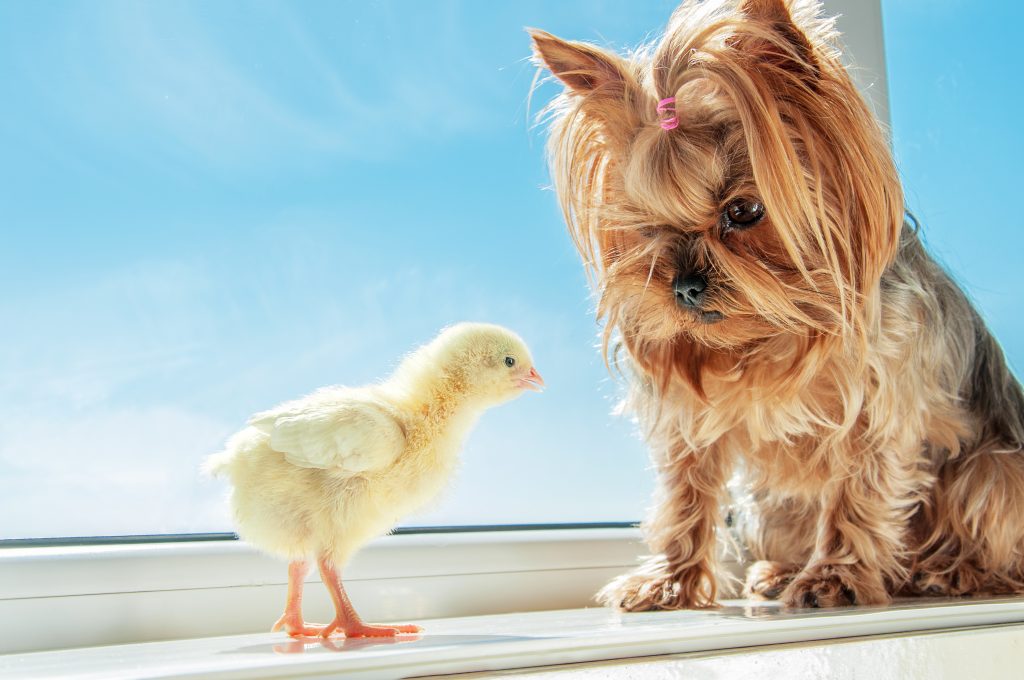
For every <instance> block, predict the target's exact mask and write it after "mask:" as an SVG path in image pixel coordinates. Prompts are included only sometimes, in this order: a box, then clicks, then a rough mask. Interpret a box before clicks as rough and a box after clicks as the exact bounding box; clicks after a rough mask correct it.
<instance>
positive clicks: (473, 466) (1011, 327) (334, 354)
mask: <svg viewBox="0 0 1024 680" xmlns="http://www.w3.org/2000/svg"><path fill="white" fill-rule="evenodd" d="M673 7H674V3H673V2H667V1H656V2H635V3H624V2H613V1H606V2H593V1H589V2H584V1H583V0H571V1H564V2H557V3H556V2H541V1H534V2H486V3H483V2H437V1H433V0H432V1H429V2H419V3H414V2H402V3H388V2H370V3H335V2H321V3H316V2H304V3H267V2H260V3H237V2H217V3H208V2H202V3H199V2H191V3H190V2H175V3H170V2H161V3H155V2H154V3H134V2H133V3H119V2H103V3H91V2H90V3H86V2H62V3H42V2H40V3H25V2H4V1H0V73H3V74H4V77H3V78H2V79H0V100H2V101H4V102H5V105H4V107H3V108H2V109H0V148H3V149H4V153H3V155H2V156H0V224H2V230H3V237H4V241H5V247H4V248H3V249H2V250H0V285H2V286H3V289H4V290H6V291H8V294H7V295H6V296H4V297H3V299H0V313H2V315H3V318H4V319H5V320H6V322H7V324H8V328H9V329H11V330H10V331H9V332H8V333H5V334H3V335H2V336H0V407H2V413H3V414H4V416H3V417H2V418H0V536H4V537H17V536H27V535H60V534H97V533H100V534H102V533H160V532H170V531H175V532H178V531H214V530H227V529H228V528H229V523H228V520H227V516H226V514H225V513H224V510H223V503H222V495H223V490H224V487H223V485H222V484H219V483H213V482H204V481H200V480H199V479H198V478H197V475H196V467H197V465H198V463H199V461H200V460H201V459H202V458H203V457H204V456H205V455H207V454H208V453H210V452H212V451H214V450H216V449H217V448H218V447H219V445H220V443H221V442H222V440H223V438H224V437H225V436H226V435H228V434H230V433H231V432H232V431H234V430H235V429H237V428H238V427H239V426H240V425H241V424H242V423H243V422H244V419H245V417H246V416H247V415H248V414H250V413H252V412H254V411H256V410H260V409H263V408H266V407H268V406H270V405H272V404H274V403H276V402H278V401H281V400H283V399H287V398H292V397H295V396H298V395H301V394H303V393H305V392H307V391H309V390H311V389H313V388H315V387H318V386H321V385H324V384H330V383H339V382H343V383H353V384H354V383H360V382H365V381H369V380H372V379H374V378H377V377H379V376H381V375H383V374H385V373H386V372H387V371H388V370H390V368H391V367H392V366H393V365H394V363H395V361H396V359H397V358H398V357H399V356H400V355H401V354H402V353H403V352H405V351H407V350H408V349H410V348H411V347H412V346H414V345H416V344H418V343H419V342H422V341H425V340H427V339H428V338H430V337H431V336H432V335H433V334H434V333H435V332H436V331H437V330H438V329H439V328H440V327H442V326H444V325H446V324H448V323H451V322H453V321H457V320H461V319H479V320H488V321H494V322H498V323H503V324H505V325H508V326H510V327H512V328H514V329H516V330H517V331H519V332H520V333H521V334H522V335H523V336H524V337H525V338H526V339H527V341H528V342H529V343H530V344H531V346H532V348H533V352H534V355H535V357H536V360H537V363H538V367H539V368H540V370H541V371H542V372H543V373H544V376H545V378H546V379H547V381H548V383H549V385H550V388H549V390H548V391H547V392H546V393H544V394H543V395H540V396H538V395H532V394H530V395H526V396H525V397H523V398H522V399H521V400H519V401H517V402H515V403H513V404H510V405H507V406H504V407H502V408H500V409H498V410H496V411H494V412H492V413H489V414H487V415H486V416H485V417H484V419H483V421H482V423H481V425H480V426H479V428H478V429H477V430H476V432H475V433H474V434H473V436H472V438H471V440H470V442H469V445H468V446H467V449H466V451H465V454H464V461H465V462H464V465H463V469H462V471H461V474H460V476H459V479H458V480H457V482H456V484H454V485H453V487H452V489H451V490H450V492H449V493H448V494H447V495H446V496H445V499H444V500H443V501H442V503H441V504H440V505H439V506H438V507H436V508H434V509H432V510H431V511H430V512H428V513H427V514H424V515H422V516H420V517H417V518H411V519H410V520H409V523H410V524H436V523H474V522H482V523H491V522H538V521H585V520H593V521H603V520H632V519H637V518H639V517H640V516H641V515H642V513H643V508H644V507H645V506H646V504H647V498H648V496H649V492H650V486H651V481H650V473H649V472H648V470H647V467H648V463H647V460H646V454H645V453H644V450H643V447H642V445H641V444H640V443H639V442H638V441H637V440H636V438H635V437H634V436H633V435H632V433H631V431H630V427H629V424H628V423H626V422H622V421H619V420H615V419H612V418H611V417H609V412H610V410H611V408H612V404H613V401H614V399H615V395H616V387H615V385H614V384H613V383H611V382H610V381H609V379H608V378H607V376H606V373H605V370H604V367H603V365H602V363H601V361H600V358H599V356H598V354H597V352H596V350H595V347H594V345H595V342H596V327H595V325H594V322H593V316H592V303H591V301H590V299H589V298H588V293H587V290H586V285H585V280H584V277H583V273H582V269H581V267H580V264H579V261H578V257H577V255H576V253H575V251H574V250H573V248H572V246H571V244H570V242H569V239H568V237H567V236H566V234H565V230H564V227H563V225H562V222H561V216H560V214H559V212H558V209H557V207H556V203H555V199H554V197H553V195H552V193H551V192H550V191H548V190H546V189H545V187H546V185H547V182H548V179H547V174H546V169H545V166H544V159H543V134H542V132H541V131H539V130H536V129H531V125H530V120H529V117H528V112H527V110H526V106H527V96H528V93H529V88H530V84H531V81H532V79H533V76H534V70H533V68H532V67H531V66H530V64H529V63H528V62H527V61H526V57H527V56H528V54H529V48H528V41H527V39H526V36H525V34H524V33H523V30H522V29H523V27H524V26H539V27H543V28H545V29H547V30H550V31H553V32H555V33H560V34H563V35H566V36H571V37H576V38H583V39H592V40H596V41H599V42H602V43H605V44H609V43H610V44H612V45H615V46H619V47H624V46H630V45H635V44H636V43H638V42H640V41H642V40H643V39H645V38H646V37H648V36H649V35H650V34H652V33H654V32H656V31H657V30H659V29H660V27H661V26H662V25H663V24H664V21H665V19H666V18H667V16H668V14H669V13H670V12H671V9H672V8H673ZM885 11H886V13H885V19H886V45H887V49H888V51H889V59H890V81H889V83H890V90H891V96H892V111H893V121H894V128H895V139H896V150H897V155H898V157H899V160H900V166H901V170H902V172H903V173H904V177H905V179H906V181H907V185H908V190H909V196H910V203H911V205H912V206H913V207H914V208H915V210H917V212H918V214H919V215H920V216H921V217H922V219H923V220H924V222H925V234H926V237H927V239H928V242H929V243H930V244H931V245H932V246H933V247H934V248H935V249H936V250H937V251H938V252H940V254H941V255H942V257H943V259H944V261H946V262H947V263H949V265H950V266H951V267H952V269H953V270H954V271H955V272H956V274H957V276H958V278H959V279H960V280H961V281H963V282H965V283H966V284H967V286H968V288H969V290H970V291H971V293H972V295H973V296H974V297H975V298H976V299H977V300H979V302H980V303H981V306H982V309H983V311H984V313H985V315H986V316H987V318H989V319H990V321H991V322H992V324H993V326H994V328H996V330H997V333H998V335H999V336H1000V337H1001V339H1002V340H1003V342H1004V345H1005V346H1006V347H1007V349H1008V351H1009V353H1010V355H1011V358H1012V359H1013V361H1014V362H1015V363H1016V364H1017V365H1018V366H1019V365H1021V364H1022V362H1024V328H1022V327H1021V322H1020V321H1019V319H1018V315H1017V314H1016V313H1015V312H1016V309H1017V308H1018V307H1019V305H1018V304H1017V302H1016V299H1015V297H1014V293H1015V292H1016V291H1017V290H1019V289H1020V283H1021V279H1022V274H1021V272H1020V267H1019V266H1015V265H1016V263H1017V261H1018V259H1019V258H1018V256H1017V254H1016V250H1017V249H1018V248H1019V246H1020V245H1021V244H1022V242H1024V237H1022V236H1021V233H1022V230H1021V227H1024V224H1022V219H1024V218H1022V215H1024V212H1021V211H1019V210H1018V211H1017V212H1016V213H1014V210H1013V205H1014V203H1013V201H1014V200H1015V199H1016V194H1015V193H1014V192H1015V191H1016V190H1017V187H1019V186H1020V185H1021V182H1020V181H1019V180H1020V170H1019V167H1018V165H1017V161H1018V159H1019V158H1020V157H1021V152H1022V151H1024V149H1022V148H1021V144H1022V142H1021V139H1022V137H1021V133H1020V132H1019V130H1018V128H1017V126H1016V125H1011V116H1014V115H1015V114H1014V112H1015V111H1017V112H1019V110H1020V108H1021V106H1020V104H1021V98H1022V95H1021V93H1020V91H1019V89H1014V85H1013V84H1014V83H1017V82H1018V81H1019V70H1020V66H1021V64H1020V58H1019V57H1016V55H1011V51H1012V50H1011V47H1010V46H1009V45H1007V46H1003V45H1001V44H996V43H997V41H994V40H988V39H987V36H992V35H998V34H999V31H998V29H999V27H1005V26H1008V25H1020V23H1021V19H1022V18H1024V17H1022V16H1021V10H1020V9H1017V8H1016V7H1013V6H1012V5H1011V4H1010V3H993V4H990V5H988V6H987V9H986V15H985V16H983V17H975V16H973V14H976V13H977V11H978V10H976V9H973V8H972V7H971V5H970V4H969V3H966V2H959V3H957V2H940V3H924V2H891V3H886V5H885ZM965 27H966V28H965ZM965 34H966V35H965ZM1003 42H1005V41H1003ZM951 46H956V47H955V48H951ZM1014 59H1016V61H1013V60H1014ZM554 92H555V88H554V87H553V86H545V87H543V88H542V89H541V90H540V91H539V92H538V93H537V94H536V95H535V96H534V104H533V106H534V108H535V109H536V108H537V107H539V106H541V105H542V104H543V102H545V101H547V99H548V98H549V97H550V96H551V95H552V94H553V93H554ZM1014 120H1015V119H1014Z"/></svg>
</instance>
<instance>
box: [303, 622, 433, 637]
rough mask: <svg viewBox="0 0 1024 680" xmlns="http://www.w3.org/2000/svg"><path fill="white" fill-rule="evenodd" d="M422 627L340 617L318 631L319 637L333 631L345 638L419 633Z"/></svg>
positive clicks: (328, 634)
mask: <svg viewBox="0 0 1024 680" xmlns="http://www.w3.org/2000/svg"><path fill="white" fill-rule="evenodd" d="M422 630H423V629H422V628H420V627H419V626H411V625H392V626H389V625H384V626H374V625H372V624H369V623H363V622H362V621H355V622H353V621H346V620H342V619H337V618H336V619H334V621H331V623H330V624H329V625H327V626H325V627H324V628H323V630H322V631H320V637H330V635H331V634H332V633H334V632H340V633H341V634H342V635H344V636H345V637H347V638H358V637H395V636H396V635H408V634H413V633H419V632H420V631H422Z"/></svg>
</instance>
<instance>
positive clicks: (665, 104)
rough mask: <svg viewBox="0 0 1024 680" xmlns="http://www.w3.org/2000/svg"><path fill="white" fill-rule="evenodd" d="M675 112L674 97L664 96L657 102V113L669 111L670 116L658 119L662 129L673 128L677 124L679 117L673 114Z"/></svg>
mask: <svg viewBox="0 0 1024 680" xmlns="http://www.w3.org/2000/svg"><path fill="white" fill-rule="evenodd" d="M675 112H676V98H675V97H665V98H664V99H662V100H661V101H660V102H658V114H662V113H671V114H673V115H672V117H671V118H662V119H661V120H659V121H658V125H660V126H661V129H662V130H675V129H676V126H677V125H679V118H678V117H677V116H676V115H675Z"/></svg>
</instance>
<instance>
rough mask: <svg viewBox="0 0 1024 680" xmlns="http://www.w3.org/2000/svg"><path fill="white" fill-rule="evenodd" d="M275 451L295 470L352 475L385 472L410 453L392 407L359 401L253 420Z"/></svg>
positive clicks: (304, 404) (303, 406) (290, 407)
mask: <svg viewBox="0 0 1024 680" xmlns="http://www.w3.org/2000/svg"><path fill="white" fill-rule="evenodd" d="M249 424H250V425H252V426H253V427H255V428H257V429H260V430H262V431H263V432H266V433H267V434H269V435H270V447H271V448H272V449H274V450H275V451H280V452H281V453H283V454H284V455H285V458H286V459H287V460H288V462H290V463H291V464H292V465H296V466H298V467H304V468H322V469H334V470H340V471H347V472H352V473H357V472H365V471H368V470H374V469H379V468H383V467H385V466H387V465H388V464H390V463H391V462H393V461H394V460H395V459H396V458H397V457H398V456H399V455H400V454H401V452H402V450H403V448H404V447H405V433H404V431H403V430H402V426H401V424H400V423H399V422H398V421H397V420H396V419H395V417H394V415H393V414H392V413H391V412H390V409H388V407H387V406H386V405H384V404H382V403H380V402H377V401H374V400H368V399H361V398H359V397H354V396H353V397H350V398H345V399H331V400H327V401H321V400H314V401H299V402H291V403H289V404H284V405H283V406H281V407H279V408H277V409H274V410H272V411H265V412H263V413H259V414H257V415H255V416H253V417H252V419H251V420H250V421H249Z"/></svg>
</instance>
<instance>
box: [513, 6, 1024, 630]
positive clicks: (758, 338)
mask: <svg viewBox="0 0 1024 680" xmlns="http://www.w3.org/2000/svg"><path fill="white" fill-rule="evenodd" d="M532 36H533V40H534V48H535V52H536V54H537V56H538V58H539V60H540V61H541V63H543V65H545V66H546V67H547V68H549V69H550V70H551V71H552V73H553V74H554V75H555V76H556V77H557V78H559V79H560V80H561V81H562V82H563V83H564V85H565V92H564V94H563V95H562V96H560V97H559V98H558V99H557V100H556V101H555V102H553V104H552V105H551V107H550V109H549V110H550V113H551V138H550V146H549V153H550V164H551V169H552V175H553V178H554V181H555V185H556V189H557V192H558V195H559V198H560V200H561V202H562V205H563V208H564V211H565V215H566V221H567V223H568V225H569V229H570V232H571V233H572V236H573V238H574V239H575V242H576V244H577V246H578V248H579V250H580V253H581V254H582V256H583V259H584V262H585V264H586V265H587V267H588V270H589V271H590V274H591V275H592V279H593V282H594V284H595V287H596V289H597V291H598V292H599V295H600V302H599V307H598V312H599V315H600V316H601V317H602V318H603V319H604V321H605V340H606V351H608V352H610V353H611V354H613V355H615V356H618V357H619V358H620V359H622V360H623V361H622V363H624V364H625V365H626V366H627V368H628V371H629V373H630V374H631V383H632V388H633V389H632V397H631V400H630V403H631V406H632V408H633V409H634V410H635V412H636V413H637V415H638V416H639V419H640V421H641V423H642V425H643V427H644V428H645V432H646V437H647V440H648V442H649V444H650V447H651V449H652V451H653V456H654V460H655V464H656V467H657V470H658V475H659V491H658V497H657V501H656V507H655V508H654V510H653V512H652V515H651V517H650V518H649V520H648V521H647V523H646V525H645V529H646V537H647V541H648V543H649V545H650V548H651V550H652V554H653V555H654V557H652V558H651V559H650V560H649V561H648V562H647V563H645V564H644V565H643V566H641V567H640V568H639V569H638V570H636V571H635V572H633V573H631V574H627V575H625V576H623V577H620V578H619V579H617V580H616V581H614V582H613V583H611V584H609V585H608V586H607V587H606V588H605V589H604V590H603V591H602V593H601V595H600V597H601V599H602V600H603V601H604V602H606V603H609V604H614V605H617V606H621V607H623V608H625V609H627V610H643V609H652V608H667V609H674V608H682V607H700V606H708V605H711V604H713V602H714V600H715V598H716V596H717V592H718V584H717V577H716V568H715V555H716V545H715V543H716V541H715V536H716V534H717V533H718V532H721V531H722V530H723V517H722V515H723V512H722V508H723V507H724V506H725V505H726V504H727V503H729V502H730V501H729V499H728V498H727V493H726V488H727V484H728V483H729V480H730V479H735V478H736V477H734V476H738V479H740V480H741V484H740V485H739V486H738V487H737V488H738V489H739V491H740V493H738V494H736V496H737V498H734V499H732V502H734V503H738V510H737V512H736V517H737V519H738V524H737V527H736V529H737V531H738V532H739V534H740V535H741V537H742V539H743V541H744V543H745V546H746V548H747V549H748V550H749V551H750V553H751V554H752V555H753V557H754V558H755V559H757V560H759V562H757V563H756V564H755V565H754V566H753V567H752V568H751V569H750V571H749V573H748V578H747V584H746V593H747V594H748V595H750V596H759V597H781V598H782V600H783V601H784V602H785V603H787V604H789V605H796V606H830V605H837V604H846V603H852V602H858V603H884V602H887V601H889V599H890V597H891V596H892V595H894V594H897V593H904V594H909V593H917V594H953V595H960V594H980V593H1008V592H1024V454H1022V452H1021V448H1022V442H1024V394H1022V391H1021V387H1020V385H1019V384H1018V382H1017V381H1016V379H1015V378H1014V377H1013V375H1012V374H1011V373H1010V371H1009V369H1008V368H1007V366H1006V363H1005V361H1004V358H1003V353H1002V351H1001V349H1000V347H999V345H998V344H997V342H996V341H995V340H994V339H993V338H992V336H991V335H990V334H989V332H988V330H987V329H986V327H985V324H984V323H983V321H982V320H981V318H980V317H979V316H978V314H977V312H976V311H975V310H974V309H973V307H972V306H971V304H970V303H969V302H968V300H967V299H966V297H965V296H964V294H963V293H962V292H961V291H960V289H959V288H958V287H957V286H956V284H955V283H953V281H952V280H951V279H950V277H949V276H948V275H947V274H946V273H945V272H944V271H943V270H942V268H941V267H940V266H939V265H937V264H936V263H935V261H934V260H933V259H931V257H929V255H928V254H927V253H926V252H925V250H924V249H923V247H922V245H921V242H920V240H919V238H918V236H917V233H916V228H915V227H914V226H912V225H910V224H908V223H907V222H906V220H905V218H904V214H905V213H904V204H903V196H902V190H901V187H900V181H899V177H898V175H897V172H896V169H895V166H894V163H893V160H892V156H891V152H890V149H889V146H888V143H887V140H886V138H885V135H884V133H883V130H882V129H881V127H880V125H879V123H878V122H877V120H876V119H875V117H874V116H873V114H872V113H871V112H870V110H869V109H868V107H867V106H866V105H865V103H864V101H863V99H862V98H861V96H860V95H859V94H858V92H857V91H856V89H855V88H854V85H853V84H852V82H851V80H850V78H849V76H848V74H847V71H846V69H845V68H844V67H843V65H842V64H841V62H840V59H839V53H838V51H837V47H836V38H837V36H836V34H835V30H834V26H833V22H832V21H831V20H828V19H824V18H822V17H821V16H820V7H819V6H818V4H817V3H816V2H812V1H810V0H793V1H792V2H782V0H744V1H742V2H734V1H730V0H707V1H706V2H696V1H692V0H688V1H687V2H684V4H683V5H682V6H680V8H679V9H678V10H677V11H676V12H675V13H674V14H673V16H672V18H671V20H670V23H669V25H668V28H667V30H666V32H665V34H664V36H663V38H662V39H661V40H660V41H659V42H657V43H656V44H655V45H652V46H650V47H648V48H644V49H641V50H638V51H637V52H635V53H633V54H631V55H628V56H625V57H623V56H619V55H616V54H614V53H612V52H610V51H607V50H604V49H601V48H599V47H596V46H593V45H590V44H586V43H577V42H568V41H564V40H562V39H560V38H556V37H554V36H552V35H550V34H548V33H545V32H543V31H533V32H532ZM666 97H674V98H675V114H676V115H677V117H678V127H676V128H675V129H669V130H665V129H662V127H661V126H660V125H659V117H661V118H663V115H662V116H659V114H658V112H657V111H656V108H657V105H658V102H659V101H660V100H662V99H663V98H666ZM738 199H746V200H750V201H756V202H760V203H761V204H762V205H763V206H764V207H765V216H764V218H763V219H762V220H761V221H760V222H759V223H757V224H756V225H755V226H752V227H750V228H738V227H737V226H736V225H735V223H728V222H727V221H726V220H725V218H724V217H722V214H723V211H724V210H725V209H726V208H727V206H729V205H730V204H731V203H732V202H733V201H736V200H738ZM693 271H696V272H699V273H700V274H701V275H702V276H703V277H704V278H705V279H706V281H707V289H706V291H705V295H704V298H703V302H702V303H701V308H700V311H699V312H695V311H694V310H693V309H687V308H684V307H683V306H682V305H680V304H678V303H677V300H676V292H675V290H676V289H674V281H676V280H677V277H680V276H682V275H683V273H684V272H693ZM705 312H707V313H705ZM719 319H720V320H719ZM716 321H717V322H716ZM614 345H619V346H620V348H621V349H622V350H623V351H622V352H616V351H615V350H614V349H609V348H610V347H611V346H614Z"/></svg>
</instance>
